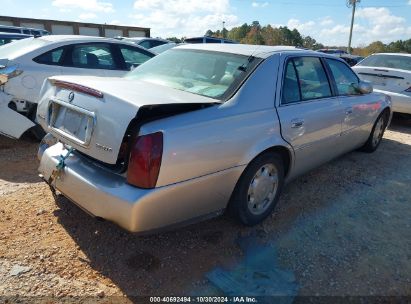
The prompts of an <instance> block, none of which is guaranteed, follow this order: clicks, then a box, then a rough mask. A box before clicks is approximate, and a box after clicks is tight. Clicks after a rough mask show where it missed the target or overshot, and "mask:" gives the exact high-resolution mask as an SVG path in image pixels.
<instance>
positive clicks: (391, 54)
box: [371, 53, 411, 57]
mask: <svg viewBox="0 0 411 304" xmlns="http://www.w3.org/2000/svg"><path fill="white" fill-rule="evenodd" d="M372 55H389V56H407V57H411V54H409V53H375V54H372ZM372 55H371V56H372Z"/></svg>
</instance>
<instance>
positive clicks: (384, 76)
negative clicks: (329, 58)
mask: <svg viewBox="0 0 411 304" xmlns="http://www.w3.org/2000/svg"><path fill="white" fill-rule="evenodd" d="M352 69H353V70H354V71H355V72H356V73H357V74H358V76H359V77H360V78H361V79H363V80H367V81H370V82H372V84H373V87H374V90H375V91H377V92H378V91H379V92H382V93H384V94H387V95H389V96H390V97H391V100H392V108H393V111H394V112H398V113H405V114H411V54H402V53H379V54H373V55H370V56H368V57H367V58H365V59H364V60H362V61H361V62H360V63H358V64H357V65H356V66H354V67H352Z"/></svg>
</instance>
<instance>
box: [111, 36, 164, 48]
mask: <svg viewBox="0 0 411 304" xmlns="http://www.w3.org/2000/svg"><path fill="white" fill-rule="evenodd" d="M116 39H119V40H124V41H128V42H131V43H134V44H137V45H138V46H141V47H143V48H145V49H151V48H153V47H156V46H159V45H163V44H167V43H170V42H171V41H169V40H165V39H161V38H148V37H132V38H128V37H116Z"/></svg>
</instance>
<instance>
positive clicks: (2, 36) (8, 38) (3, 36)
mask: <svg viewBox="0 0 411 304" xmlns="http://www.w3.org/2000/svg"><path fill="white" fill-rule="evenodd" d="M30 37H33V36H31V35H26V34H13V33H1V32H0V46H2V45H5V44H7V43H10V42H13V41H16V40H20V39H24V38H30Z"/></svg>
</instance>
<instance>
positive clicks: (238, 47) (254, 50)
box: [175, 43, 329, 58]
mask: <svg viewBox="0 0 411 304" xmlns="http://www.w3.org/2000/svg"><path fill="white" fill-rule="evenodd" d="M175 48H176V49H190V50H205V51H215V52H222V53H232V54H239V55H245V56H254V57H259V58H267V57H269V56H271V55H272V54H273V53H281V52H299V53H301V54H312V55H316V56H319V55H320V56H323V55H325V56H327V54H322V53H318V52H315V51H311V50H303V49H300V48H297V47H294V46H284V45H280V46H269V45H252V44H229V43H227V44H225V43H199V44H184V45H180V46H177V47H175ZM327 57H329V56H327Z"/></svg>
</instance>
